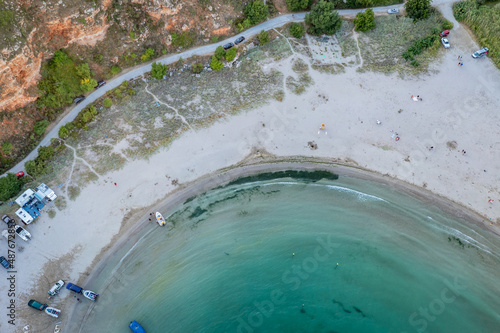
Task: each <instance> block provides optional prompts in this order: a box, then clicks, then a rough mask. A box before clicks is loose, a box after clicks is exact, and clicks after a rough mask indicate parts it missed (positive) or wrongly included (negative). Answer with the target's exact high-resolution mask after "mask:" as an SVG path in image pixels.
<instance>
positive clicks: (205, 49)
mask: <svg viewBox="0 0 500 333" xmlns="http://www.w3.org/2000/svg"><path fill="white" fill-rule="evenodd" d="M452 1H455V0H441V1H439V0H438V1H437V2H438V3H439V4H444V3H447V4H450V5H451V3H452ZM402 7H403V5H402V4H397V5H393V6H385V7H375V8H373V11H374V12H375V13H386V12H387V10H388V9H391V8H400V9H401V8H402ZM363 10H364V9H344V10H339V11H338V12H339V14H340V15H341V16H354V15H356V14H357V13H359V12H361V11H363ZM305 15H306V13H296V14H287V15H282V16H278V17H275V18H273V19H270V20H268V21H266V22H263V23H261V24H259V25H256V26H254V27H252V28H250V29H248V30H246V31H244V32H243V33H241V34H238V35H236V36H233V37H231V38H228V39H226V40H223V41H220V42H218V43H214V44H210V45H204V46H200V47H198V48H195V49H191V50H187V51H184V52H182V53H178V54H175V55H169V56H164V57H161V58H157V59H155V60H154V61H156V62H159V63H162V64H166V65H168V64H172V63H174V62H176V61H178V60H179V58H181V57H182V58H183V59H188V58H191V57H192V56H195V55H206V54H210V53H212V52H214V51H215V49H216V48H217V47H218V46H222V45H224V44H226V43H229V42H233V41H234V40H235V39H236V38H237V37H238V36H244V37H245V38H246V39H249V38H250V37H252V36H255V35H257V34H258V33H259V32H261V31H262V30H272V29H275V28H278V27H281V26H283V25H285V24H286V23H289V22H303V21H304V18H305ZM446 16H448V15H445V17H446ZM446 18H447V19H449V20H453V21H455V20H454V18H453V15H452V16H451V17H446ZM152 62H153V61H151V62H149V63H146V64H144V65H142V66H140V67H137V68H132V69H129V70H128V71H125V72H123V73H122V74H121V75H120V76H118V77H116V78H114V79H112V80H111V81H109V82H107V84H106V85H105V86H103V87H102V88H100V89H98V90H95V91H94V92H92V93H91V94H90V95H88V96H87V98H86V99H85V100H84V101H83V102H81V103H80V104H78V105H76V106H74V107H73V108H72V109H71V111H70V112H69V113H68V114H66V115H65V116H64V118H62V119H61V120H60V121H59V123H58V124H57V125H55V126H54V127H53V128H52V130H50V131H49V133H47V135H45V137H44V138H43V139H42V141H41V142H40V143H39V144H38V146H37V147H36V148H35V149H34V150H33V151H32V152H31V153H29V154H28V156H26V157H25V158H24V159H23V160H22V161H21V162H19V163H18V164H16V165H15V166H14V167H13V168H11V169H10V170H9V172H14V173H15V172H18V171H21V170H22V171H25V169H24V164H25V163H26V162H27V161H29V160H33V159H35V158H36V157H37V156H38V151H37V149H38V148H39V147H41V146H48V145H49V144H50V141H51V140H52V139H53V138H58V137H59V136H58V134H59V129H60V128H61V126H63V125H65V124H66V123H68V122H70V121H73V120H74V119H75V118H76V116H77V115H78V113H79V112H80V111H81V110H82V109H83V108H85V107H86V106H88V105H89V104H91V103H93V102H95V101H96V100H97V99H98V98H100V97H102V96H103V95H105V94H106V92H107V91H109V90H112V89H114V88H116V87H118V86H119V85H120V84H122V82H123V81H126V80H131V79H133V78H137V77H139V76H141V75H143V74H145V73H148V72H150V71H151V64H152ZM4 175H5V174H4ZM2 176H3V175H2Z"/></svg>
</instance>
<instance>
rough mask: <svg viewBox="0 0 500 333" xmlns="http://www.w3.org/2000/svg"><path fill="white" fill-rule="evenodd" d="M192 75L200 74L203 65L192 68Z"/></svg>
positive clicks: (197, 64)
mask: <svg viewBox="0 0 500 333" xmlns="http://www.w3.org/2000/svg"><path fill="white" fill-rule="evenodd" d="M192 71H193V74H200V73H201V72H202V71H203V64H200V63H196V64H194V65H193V67H192Z"/></svg>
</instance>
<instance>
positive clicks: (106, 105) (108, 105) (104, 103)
mask: <svg viewBox="0 0 500 333" xmlns="http://www.w3.org/2000/svg"><path fill="white" fill-rule="evenodd" d="M102 105H104V107H106V108H110V107H111V105H113V102H112V101H111V99H110V98H106V99H105V100H104V101H103V102H102Z"/></svg>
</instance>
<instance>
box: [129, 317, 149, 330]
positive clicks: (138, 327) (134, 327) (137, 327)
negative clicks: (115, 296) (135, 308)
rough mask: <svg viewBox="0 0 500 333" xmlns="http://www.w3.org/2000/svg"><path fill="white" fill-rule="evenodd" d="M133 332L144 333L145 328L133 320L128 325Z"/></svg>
mask: <svg viewBox="0 0 500 333" xmlns="http://www.w3.org/2000/svg"><path fill="white" fill-rule="evenodd" d="M128 327H130V329H131V330H132V332H134V333H146V330H145V329H144V328H142V326H141V325H140V324H139V323H138V322H136V321H135V320H134V321H133V322H131V323H130V325H128Z"/></svg>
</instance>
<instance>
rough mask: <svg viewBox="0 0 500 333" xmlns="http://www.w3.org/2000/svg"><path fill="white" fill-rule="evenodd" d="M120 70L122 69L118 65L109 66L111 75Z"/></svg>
mask: <svg viewBox="0 0 500 333" xmlns="http://www.w3.org/2000/svg"><path fill="white" fill-rule="evenodd" d="M121 71H122V69H121V68H120V67H119V66H111V70H110V72H111V74H112V75H116V74H118V73H120V72H121Z"/></svg>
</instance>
